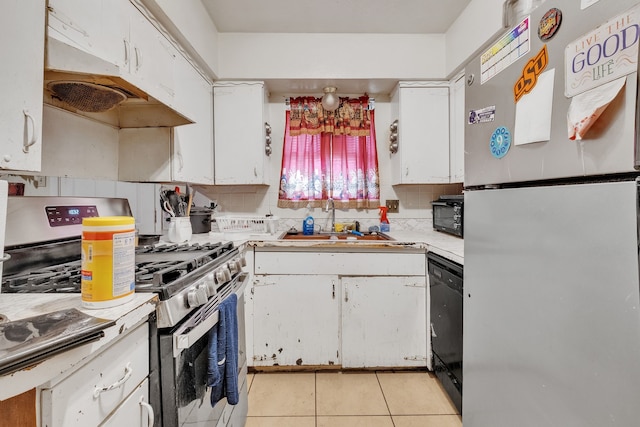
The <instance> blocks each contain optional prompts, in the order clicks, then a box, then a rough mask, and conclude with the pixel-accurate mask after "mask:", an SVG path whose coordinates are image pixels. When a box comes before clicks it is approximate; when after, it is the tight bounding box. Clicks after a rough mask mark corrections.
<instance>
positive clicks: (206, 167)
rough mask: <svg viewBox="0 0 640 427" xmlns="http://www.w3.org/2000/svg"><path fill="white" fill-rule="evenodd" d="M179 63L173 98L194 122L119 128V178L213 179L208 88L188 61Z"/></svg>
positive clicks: (201, 181)
mask: <svg viewBox="0 0 640 427" xmlns="http://www.w3.org/2000/svg"><path fill="white" fill-rule="evenodd" d="M180 64H181V67H180V79H179V82H178V83H177V86H176V88H177V92H176V93H177V96H176V98H177V101H178V102H180V103H182V104H183V105H184V106H185V109H188V111H189V114H190V117H192V118H193V119H194V120H195V123H193V124H189V125H183V126H176V127H174V128H168V127H162V128H161V127H158V128H130V129H120V130H119V143H120V145H119V151H118V169H119V170H118V178H119V179H120V180H123V181H147V182H171V181H176V182H189V183H192V184H204V185H207V184H209V185H210V184H213V183H214V181H213V179H214V175H213V173H214V172H213V165H214V163H213V116H212V108H213V100H212V88H211V85H210V84H209V83H208V82H207V81H206V80H205V79H204V78H203V77H202V76H201V75H200V74H199V73H198V72H197V71H196V70H195V69H194V68H193V67H192V66H191V65H190V64H187V63H180Z"/></svg>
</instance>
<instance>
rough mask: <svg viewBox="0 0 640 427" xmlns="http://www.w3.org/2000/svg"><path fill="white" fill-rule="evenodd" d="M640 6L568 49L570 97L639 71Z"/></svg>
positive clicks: (575, 42) (568, 88)
mask: <svg viewBox="0 0 640 427" xmlns="http://www.w3.org/2000/svg"><path fill="white" fill-rule="evenodd" d="M639 24H640V4H638V5H636V6H634V7H633V8H631V9H629V10H628V11H626V12H625V13H622V14H620V15H618V16H616V17H614V18H612V19H610V20H608V21H607V22H605V23H604V24H602V25H600V26H599V27H598V28H596V29H594V30H593V31H591V32H589V33H587V34H585V35H583V36H582V37H580V38H578V39H576V40H574V41H573V42H571V43H569V44H568V45H567V47H566V48H565V50H564V66H565V73H564V74H565V87H564V93H565V95H566V96H567V97H568V98H571V97H574V96H576V95H578V94H580V93H582V92H585V91H587V90H589V89H593V88H594V87H597V86H600V85H603V84H605V83H609V82H611V81H613V80H615V79H617V78H619V77H622V76H626V75H627V74H630V73H633V72H634V71H636V70H637V69H638V41H639V39H640V25H639Z"/></svg>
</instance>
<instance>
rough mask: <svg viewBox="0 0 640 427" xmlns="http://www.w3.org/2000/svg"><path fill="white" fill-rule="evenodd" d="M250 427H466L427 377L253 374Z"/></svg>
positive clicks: (403, 374) (404, 374) (437, 384)
mask: <svg viewBox="0 0 640 427" xmlns="http://www.w3.org/2000/svg"><path fill="white" fill-rule="evenodd" d="M248 381H249V415H248V418H247V424H246V427H461V426H462V419H461V417H460V415H459V414H458V412H457V410H456V408H455V406H454V405H453V404H452V403H451V400H450V399H449V397H448V396H447V394H446V393H445V391H444V390H443V388H442V386H441V385H440V382H439V381H438V380H437V379H436V377H435V376H434V375H433V374H431V373H428V372H352V371H347V372H317V373H313V372H300V373H255V374H249V377H248Z"/></svg>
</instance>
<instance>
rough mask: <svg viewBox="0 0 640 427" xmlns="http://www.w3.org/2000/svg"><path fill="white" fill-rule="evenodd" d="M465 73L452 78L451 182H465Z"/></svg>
mask: <svg viewBox="0 0 640 427" xmlns="http://www.w3.org/2000/svg"><path fill="white" fill-rule="evenodd" d="M465 87H466V80H465V77H464V74H462V75H458V76H457V77H456V78H454V79H453V80H451V138H450V147H449V154H450V169H451V179H450V182H460V183H462V182H464V127H465V123H466V121H467V114H466V113H465V111H464V90H465Z"/></svg>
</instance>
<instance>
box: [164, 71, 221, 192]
mask: <svg viewBox="0 0 640 427" xmlns="http://www.w3.org/2000/svg"><path fill="white" fill-rule="evenodd" d="M177 65H181V67H180V68H179V69H178V71H179V73H177V76H178V80H177V81H176V89H177V91H176V95H177V96H176V98H177V99H176V102H180V103H181V104H184V109H185V110H187V112H188V114H189V117H191V118H193V120H195V123H193V124H190V125H183V126H177V127H175V128H173V143H172V146H171V171H172V178H173V180H174V181H181V182H190V183H194V184H204V185H206V184H213V183H214V181H213V178H214V175H213V88H212V87H211V84H210V83H209V82H208V81H206V80H205V79H204V78H203V77H202V76H201V75H200V74H199V73H198V72H197V71H196V70H195V68H193V67H192V66H191V65H190V64H186V63H183V62H179V63H178V64H177Z"/></svg>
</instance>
